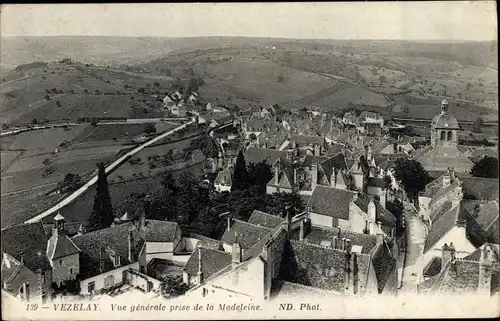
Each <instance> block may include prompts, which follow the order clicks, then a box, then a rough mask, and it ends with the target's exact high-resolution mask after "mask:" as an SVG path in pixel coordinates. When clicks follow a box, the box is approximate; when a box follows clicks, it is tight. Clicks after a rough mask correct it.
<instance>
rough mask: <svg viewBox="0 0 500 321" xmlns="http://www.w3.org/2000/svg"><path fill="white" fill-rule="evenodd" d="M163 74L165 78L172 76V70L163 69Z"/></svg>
mask: <svg viewBox="0 0 500 321" xmlns="http://www.w3.org/2000/svg"><path fill="white" fill-rule="evenodd" d="M164 72H165V76H168V77H170V76H172V70H170V69H168V68H165V71H164Z"/></svg>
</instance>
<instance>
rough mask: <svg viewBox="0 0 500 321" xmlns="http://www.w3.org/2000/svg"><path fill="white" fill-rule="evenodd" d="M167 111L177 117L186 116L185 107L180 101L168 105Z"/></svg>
mask: <svg viewBox="0 0 500 321" xmlns="http://www.w3.org/2000/svg"><path fill="white" fill-rule="evenodd" d="M169 111H170V112H171V113H172V114H173V115H175V116H177V117H186V112H187V108H186V106H185V105H184V104H183V103H182V102H180V103H178V104H176V105H173V106H172V107H170V109H169Z"/></svg>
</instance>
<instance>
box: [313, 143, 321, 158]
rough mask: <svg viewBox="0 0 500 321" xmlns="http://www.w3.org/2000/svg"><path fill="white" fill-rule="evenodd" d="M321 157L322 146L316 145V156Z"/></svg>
mask: <svg viewBox="0 0 500 321" xmlns="http://www.w3.org/2000/svg"><path fill="white" fill-rule="evenodd" d="M320 155H321V146H320V145H318V144H315V145H314V156H320Z"/></svg>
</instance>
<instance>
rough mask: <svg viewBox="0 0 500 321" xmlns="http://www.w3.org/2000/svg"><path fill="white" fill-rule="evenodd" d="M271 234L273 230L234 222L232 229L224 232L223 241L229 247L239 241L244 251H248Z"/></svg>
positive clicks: (242, 222) (237, 221)
mask: <svg viewBox="0 0 500 321" xmlns="http://www.w3.org/2000/svg"><path fill="white" fill-rule="evenodd" d="M270 232H271V229H269V228H266V227H262V226H258V225H254V224H250V223H247V222H244V221H240V220H233V222H232V224H231V228H230V229H229V231H228V230H226V231H225V232H224V235H222V238H221V241H222V242H224V243H226V244H229V245H233V244H234V243H235V242H236V241H237V242H238V243H239V244H240V246H241V248H242V249H243V250H248V249H249V248H251V247H252V246H253V245H255V244H256V243H257V242H259V241H260V240H261V239H262V238H264V237H265V236H266V235H267V234H269V233H270Z"/></svg>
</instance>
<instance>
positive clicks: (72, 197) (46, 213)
mask: <svg viewBox="0 0 500 321" xmlns="http://www.w3.org/2000/svg"><path fill="white" fill-rule="evenodd" d="M193 123H194V120H191V121H189V122H187V123H185V124H183V125H180V126H178V127H176V128H174V129H172V130H169V131H167V132H165V133H163V134H160V135H158V136H156V137H154V138H152V139H150V140H148V141H147V142H145V143H143V144H141V145H139V146H137V147H136V148H134V149H132V150H131V151H129V152H128V153H126V154H124V155H123V156H121V157H120V158H118V159H117V160H115V161H114V162H112V163H111V164H109V165H108V166H107V167H106V173H110V172H111V171H113V170H114V169H115V168H117V167H118V166H120V165H121V164H122V163H123V162H125V161H126V160H127V159H129V158H130V157H131V156H133V155H135V154H137V153H138V152H140V151H141V150H143V149H144V148H146V147H148V146H149V145H152V144H154V143H156V142H158V141H160V140H162V139H164V138H165V137H167V136H170V135H172V134H173V133H175V132H177V131H179V130H181V129H183V128H186V127H187V126H188V125H190V124H193ZM96 182H97V175H95V176H93V177H92V178H91V179H90V180H89V181H88V182H87V183H86V184H85V185H83V186H82V187H80V188H79V189H77V190H76V191H74V192H73V193H71V194H70V195H69V196H68V197H66V198H65V199H63V200H62V201H61V202H59V203H58V204H56V205H54V206H52V207H51V208H49V209H48V210H46V211H44V212H42V213H40V214H38V215H37V216H35V217H33V218H31V219H29V220H27V221H25V222H24V223H34V222H37V221H39V220H41V219H43V218H45V217H47V216H49V215H51V214H53V213H55V212H57V211H59V210H60V209H61V208H63V207H64V206H66V205H68V204H70V203H71V202H72V201H74V200H75V199H76V198H77V197H78V196H80V195H82V194H83V193H85V192H86V191H87V189H88V188H89V187H91V186H92V185H94V184H95V183H96Z"/></svg>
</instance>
